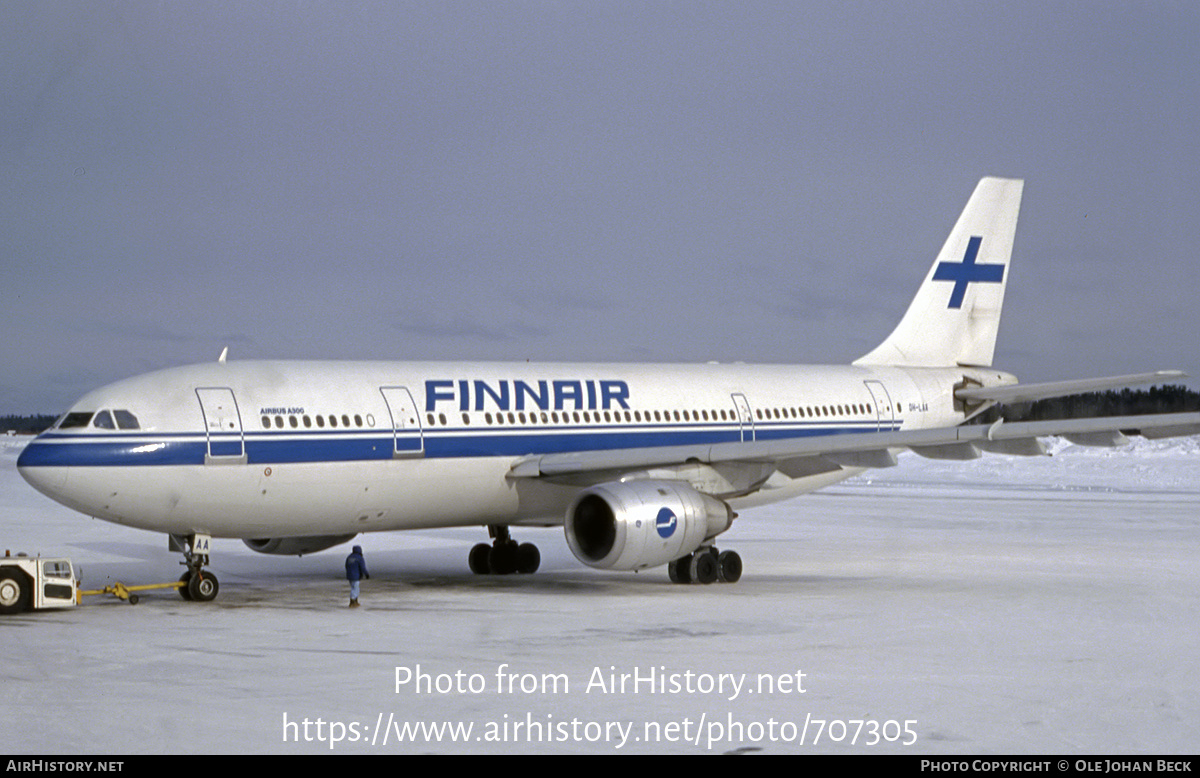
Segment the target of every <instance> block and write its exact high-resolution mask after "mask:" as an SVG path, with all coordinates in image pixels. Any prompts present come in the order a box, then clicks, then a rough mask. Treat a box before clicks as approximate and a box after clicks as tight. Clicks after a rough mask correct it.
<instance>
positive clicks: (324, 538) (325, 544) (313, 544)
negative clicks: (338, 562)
mask: <svg viewBox="0 0 1200 778" xmlns="http://www.w3.org/2000/svg"><path fill="white" fill-rule="evenodd" d="M357 534H358V533H357V532H353V533H351V534H349V535H309V536H307V537H297V538H243V539H242V542H243V543H245V544H246V545H247V546H249V547H250V548H252V549H254V550H255V551H257V552H258V553H260V554H277V555H279V556H293V555H294V556H302V555H304V554H315V553H316V552H318V551H324V550H325V549H327V548H333V547H334V546H336V545H338V544H339V543H345V542H346V541H347V540H350V539H351V538H353V537H354V536H355V535H357Z"/></svg>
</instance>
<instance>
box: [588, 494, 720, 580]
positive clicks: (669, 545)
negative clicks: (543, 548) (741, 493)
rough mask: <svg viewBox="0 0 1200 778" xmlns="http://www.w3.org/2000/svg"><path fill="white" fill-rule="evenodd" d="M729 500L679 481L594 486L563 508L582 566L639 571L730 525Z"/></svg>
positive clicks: (684, 553)
mask: <svg viewBox="0 0 1200 778" xmlns="http://www.w3.org/2000/svg"><path fill="white" fill-rule="evenodd" d="M733 518H734V513H733V510H732V509H731V508H730V507H729V505H728V504H726V503H724V502H722V501H721V500H718V499H716V498H715V497H710V496H708V495H706V494H701V493H700V492H697V491H696V490H695V489H693V488H691V487H690V486H688V485H687V484H685V483H682V482H678V481H624V482H613V483H605V484H597V485H596V486H592V487H589V488H588V489H584V490H583V491H582V492H580V494H579V496H577V497H576V498H575V500H574V501H573V502H572V503H571V506H570V507H569V508H567V516H566V521H565V522H564V529H565V531H566V534H567V545H569V546H570V547H571V552H572V553H574V554H575V556H576V558H578V559H579V561H580V562H583V563H584V564H585V565H590V566H591V567H599V568H605V569H612V570H640V569H642V568H645V567H654V566H656V565H663V564H666V563H667V562H670V561H672V560H675V559H679V558H680V557H684V556H687V555H688V554H691V553H692V552H693V551H695V550H696V549H698V548H699V547H700V545H701V544H702V543H703V542H704V541H705V540H708V539H710V538H713V537H716V536H717V535H719V534H721V533H722V532H724V531H725V530H727V529H729V526H730V524H732V523H733Z"/></svg>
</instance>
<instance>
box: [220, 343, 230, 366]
mask: <svg viewBox="0 0 1200 778" xmlns="http://www.w3.org/2000/svg"><path fill="white" fill-rule="evenodd" d="M227 356H229V346H226V347H225V348H223V349H221V356H219V357H217V362H219V363H220V364H222V365H223V364H225V357H227Z"/></svg>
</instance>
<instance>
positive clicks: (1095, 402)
mask: <svg viewBox="0 0 1200 778" xmlns="http://www.w3.org/2000/svg"><path fill="white" fill-rule="evenodd" d="M1192 411H1200V392H1194V391H1192V390H1190V389H1188V388H1187V387H1186V386H1180V385H1173V384H1169V385H1167V386H1152V387H1150V388H1149V389H1121V390H1119V391H1118V390H1116V389H1110V390H1109V391H1107V392H1086V393H1084V394H1071V395H1067V396H1066V397H1052V398H1050V399H1047V400H1038V401H1036V402H1031V403H1014V404H1012V405H1005V406H1002V407H1001V408H999V409H992V410H990V411H988V412H987V413H986V414H984V416H985V417H987V420H988V421H995V420H996V418H998V416H999V415H1000V414H1003V416H1004V419H1005V421H1044V420H1047V419H1079V418H1090V417H1093V416H1138V415H1141V414H1146V413H1184V412H1192Z"/></svg>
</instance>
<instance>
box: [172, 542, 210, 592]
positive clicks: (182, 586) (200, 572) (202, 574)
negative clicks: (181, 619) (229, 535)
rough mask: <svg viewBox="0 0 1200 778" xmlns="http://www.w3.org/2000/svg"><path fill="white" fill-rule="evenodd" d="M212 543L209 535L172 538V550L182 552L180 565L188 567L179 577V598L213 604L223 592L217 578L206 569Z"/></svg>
mask: <svg viewBox="0 0 1200 778" xmlns="http://www.w3.org/2000/svg"><path fill="white" fill-rule="evenodd" d="M181 541H183V542H181ZM211 542H212V538H211V537H210V536H209V535H202V534H195V535H188V536H187V537H186V538H181V537H180V536H178V535H172V536H171V543H170V546H171V550H172V551H182V552H183V562H181V563H180V564H183V565H186V566H187V572H186V573H184V574H183V575H181V576H180V577H179V596H180V597H182V598H183V599H185V600H188V601H190V602H212V601H213V600H215V599H217V592H219V591H220V590H221V584H220V582H218V581H217V577H216V576H215V575H213V574H212V572H211V571H209V570H205V569H204V568H205V567H206V566H207V565H208V548H209V544H210V543H211Z"/></svg>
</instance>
